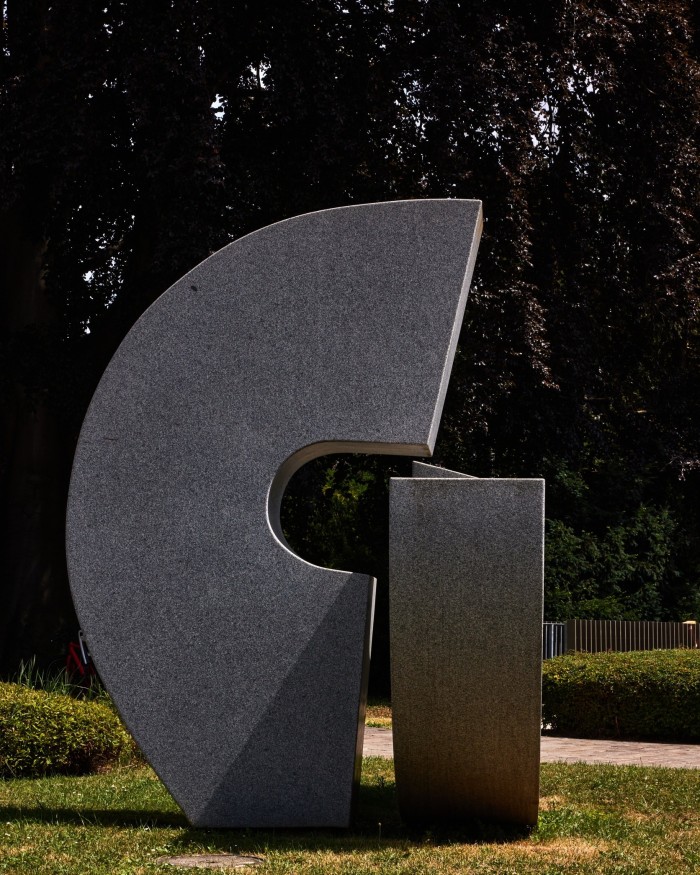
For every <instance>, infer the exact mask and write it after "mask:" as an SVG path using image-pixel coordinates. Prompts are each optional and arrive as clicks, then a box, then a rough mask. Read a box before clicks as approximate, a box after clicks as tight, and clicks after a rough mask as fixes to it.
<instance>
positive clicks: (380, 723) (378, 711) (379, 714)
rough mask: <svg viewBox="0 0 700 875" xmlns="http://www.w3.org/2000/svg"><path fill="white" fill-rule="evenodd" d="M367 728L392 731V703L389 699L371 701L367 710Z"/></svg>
mask: <svg viewBox="0 0 700 875" xmlns="http://www.w3.org/2000/svg"><path fill="white" fill-rule="evenodd" d="M365 726H376V727H378V728H380V729H391V702H390V701H389V700H388V699H370V701H369V702H368V703H367V708H366V710H365Z"/></svg>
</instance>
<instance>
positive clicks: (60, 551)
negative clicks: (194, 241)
mask: <svg viewBox="0 0 700 875" xmlns="http://www.w3.org/2000/svg"><path fill="white" fill-rule="evenodd" d="M33 193H36V188H35V189H34V192H33ZM27 203H29V204H31V206H30V207H29V208H27V207H26V206H25V207H24V208H22V207H21V206H15V207H14V208H13V209H11V210H9V211H6V212H4V213H1V214H0V239H1V240H2V241H3V244H4V245H3V248H2V251H1V252H0V288H1V289H2V303H1V305H0V306H1V307H2V317H3V319H2V323H3V324H2V330H3V335H4V338H5V341H6V342H7V344H8V347H9V349H8V353H9V354H8V355H7V358H6V362H7V364H6V367H7V369H8V373H6V374H5V375H4V379H3V382H4V383H5V388H6V391H5V393H4V398H3V404H2V410H1V412H0V416H1V419H0V428H1V432H0V434H1V435H2V448H3V455H2V460H1V463H0V464H1V465H2V467H1V469H0V470H1V478H2V480H1V482H2V491H1V494H0V525H1V526H2V533H3V537H2V548H1V554H0V604H1V605H2V609H1V610H0V673H2V675H5V676H7V675H8V674H12V673H13V672H14V671H15V670H16V668H17V665H18V663H19V660H21V659H28V658H29V657H30V656H32V655H33V654H36V655H37V658H38V661H39V664H43V665H48V664H49V663H50V662H52V661H54V660H58V659H60V658H61V657H62V654H63V650H64V647H65V643H66V641H67V640H68V638H69V637H70V635H71V634H72V631H73V629H74V628H75V615H74V612H73V608H72V602H71V598H70V594H69V590H68V581H67V574H66V564H65V551H64V517H65V502H66V495H67V487H68V480H69V476H70V459H71V457H72V446H71V444H72V441H71V439H70V436H67V435H65V434H61V431H62V429H61V426H60V424H59V423H58V421H57V420H56V417H55V416H54V415H53V414H52V411H51V410H50V409H49V407H48V405H47V402H46V397H45V396H46V392H45V391H43V388H44V387H43V386H42V385H41V379H40V374H41V371H40V370H39V367H38V364H37V363H36V362H35V361H33V356H32V354H31V347H32V346H33V345H34V343H35V341H36V338H37V337H39V336H41V333H42V332H46V331H47V330H48V329H49V327H50V325H51V321H52V318H53V317H54V314H53V313H52V308H51V306H50V303H49V300H48V298H47V296H46V293H45V288H44V282H43V270H44V263H43V262H44V253H45V251H46V241H45V240H44V239H43V235H42V234H41V233H40V229H41V227H42V225H43V222H42V221H41V219H42V218H43V216H42V214H45V210H44V209H42V206H43V207H45V206H46V204H45V203H44V204H42V203H41V201H38V200H37V199H36V198H30V197H27V198H26V199H25V200H24V204H25V205H26V204H27ZM28 345H29V346H30V349H29V353H30V354H29V355H26V352H27V346H28ZM35 374H36V375H39V378H38V379H37V377H36V376H34V375H35Z"/></svg>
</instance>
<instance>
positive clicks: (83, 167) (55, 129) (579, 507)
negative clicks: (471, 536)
mask: <svg viewBox="0 0 700 875" xmlns="http://www.w3.org/2000/svg"><path fill="white" fill-rule="evenodd" d="M699 27H700V13H699V12H698V9H697V8H696V5H694V4H693V3H692V2H691V0H658V2H652V0H624V2H615V3H613V2H611V0H606V2H603V0H597V2H594V0H553V2H548V3H541V2H532V0H518V2H515V0H489V2H486V0H470V2H462V0H394V2H389V0H381V2H380V0H298V2H294V3H283V2H275V0H259V2H256V3H252V2H242V0H233V2H226V3H224V2H219V0H210V2H208V3H204V2H201V0H155V2H149V3H143V2H141V3H138V4H137V3H136V2H134V0H104V2H101V3H94V2H91V0H71V2H67V0H62V2H58V3H50V2H48V0H7V2H5V3H4V4H3V29H2V43H1V46H0V131H2V138H0V294H1V303H0V307H1V308H2V320H1V323H0V361H1V362H2V368H1V370H0V404H1V407H0V422H1V426H0V434H2V456H1V457H0V476H1V477H2V493H1V495H2V501H1V511H0V513H1V515H2V517H1V520H0V525H1V527H2V528H1V531H2V533H3V538H2V554H1V557H0V565H1V569H0V587H2V589H1V590H0V602H1V604H2V610H1V611H0V671H8V670H11V669H12V668H13V667H14V665H15V664H16V662H17V660H18V659H19V658H21V657H23V656H24V657H26V656H29V655H30V654H32V653H38V654H39V655H40V656H42V657H43V658H44V659H45V660H49V659H51V658H54V657H56V656H57V655H58V654H60V650H61V647H62V646H63V645H64V643H65V641H66V640H67V638H68V637H70V635H71V634H73V632H74V628H75V618H74V617H73V615H72V609H71V605H70V598H69V594H68V588H67V582H66V569H65V561H64V558H63V525H64V519H63V516H64V507H65V500H66V494H67V488H68V480H69V474H70V464H71V459H72V454H73V450H74V446H75V441H76V438H77V434H78V430H79V427H80V422H81V420H82V417H83V415H84V412H85V409H86V406H87V404H88V402H89V398H90V396H91V394H92V392H93V391H94V388H95V386H96V384H97V381H98V379H99V377H100V374H101V372H102V370H103V369H104V367H105V365H106V363H107V362H108V361H109V358H110V356H111V354H112V353H113V351H114V350H115V348H116V346H117V344H118V343H119V341H120V340H121V338H122V337H123V336H124V334H125V333H126V331H127V330H128V329H129V327H130V326H131V325H132V324H133V322H134V320H135V319H136V318H137V317H138V316H139V314H140V313H141V312H143V310H144V309H145V308H146V307H147V306H148V305H149V304H150V303H151V302H152V301H153V300H154V299H155V298H156V297H157V296H158V295H159V294H161V293H162V292H163V291H165V289H167V287H168V286H169V285H170V284H171V283H172V282H173V281H174V280H176V279H177V278H178V277H179V276H180V275H182V274H183V273H184V272H185V271H186V270H188V269H189V268H191V267H192V266H194V265H195V264H196V263H198V262H199V261H200V260H201V259H202V258H204V257H205V256H206V255H208V254H209V253H210V252H212V251H214V250H215V249H217V248H219V247H220V246H222V245H224V244H225V243H227V242H229V241H230V240H231V239H234V238H235V237H238V236H240V235H241V234H243V233H247V232H248V231H251V230H254V229H255V228H258V227H261V226H262V225H265V224H268V223H270V222H273V221H276V220H278V219H282V218H285V217H287V216H290V215H293V214H296V213H300V212H305V211H308V210H314V209H321V208H324V207H330V206H338V205H343V204H348V203H360V202H367V201H372V200H380V199H392V198H402V197H477V198H481V199H482V200H483V201H484V210H485V215H486V217H487V223H486V227H485V233H484V238H483V242H482V246H481V250H480V254H479V261H478V265H477V275H476V277H475V282H474V286H473V291H472V295H471V298H470V303H469V306H468V310H467V318H466V321H465V327H464V331H463V335H462V339H461V344H460V348H459V351H458V355H457V360H456V363H455V369H454V373H453V379H452V382H451V384H450V390H449V393H448V399H447V403H446V407H445V415H444V419H443V428H442V432H441V437H440V441H439V444H438V447H437V452H436V461H438V462H439V463H442V464H445V465H448V466H451V467H456V468H459V469H461V470H464V471H466V472H469V473H472V474H478V475H482V476H483V475H486V476H509V475H510V476H545V477H546V478H547V488H548V517H549V522H548V560H549V569H550V570H549V572H548V579H547V599H548V601H547V606H548V613H549V614H550V616H551V617H552V618H556V616H559V617H562V618H563V617H565V616H571V615H573V614H579V615H586V616H595V615H598V616H611V617H612V616H630V617H632V616H638V617H645V618H649V619H654V618H662V617H681V616H686V615H693V614H695V615H697V613H698V612H700V534H699V533H700V485H699V484H700V447H699V440H698V432H699V427H700V398H699V392H698V389H697V385H698V377H699V376H700V374H699V370H700V367H699V357H700V351H699V343H700V332H699V318H700V314H699V299H698V288H697V276H698V262H699V260H700V257H699V255H698V208H697V204H698V202H699V200H700V198H699V195H700V191H699V190H698V189H699V185H698V175H699V174H700V155H698V149H699V146H698V143H700V138H699V136H698V134H699V131H698V127H699V122H700V87H699V86H700V67H699V65H698V50H699V47H700V42H699V40H700V37H699V35H698V34H699ZM404 464H405V463H403V462H399V461H395V462H392V461H391V460H387V459H373V460H363V459H354V460H350V459H333V460H329V461H325V462H324V461H320V462H317V463H316V464H315V465H313V466H309V467H308V469H307V470H302V471H301V472H300V473H299V475H298V476H297V478H296V479H295V481H294V482H293V483H292V484H291V487H290V490H289V496H288V500H287V504H286V508H285V525H286V528H287V532H288V536H289V538H290V541H291V542H292V543H293V544H294V546H295V547H296V548H297V549H298V550H299V551H300V552H301V553H302V554H303V555H305V556H307V557H308V558H310V559H313V560H314V561H318V562H319V563H321V564H327V565H329V566H334V567H348V568H352V569H353V570H358V571H367V572H375V573H376V574H378V576H379V577H380V594H381V599H382V601H381V604H382V605H384V600H385V592H386V587H385V565H386V556H385V540H386V539H385V529H386V480H387V476H388V475H389V474H390V473H392V472H399V473H402V472H404V471H405V469H404V467H402V466H403V465H404ZM382 628H384V629H385V626H382V624H381V623H380V625H379V630H380V640H381V636H382V632H381V629H382ZM380 651H381V644H380ZM381 661H382V660H380V662H381ZM383 662H384V664H385V663H386V660H383Z"/></svg>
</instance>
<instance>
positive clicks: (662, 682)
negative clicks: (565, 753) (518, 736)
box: [542, 650, 700, 742]
mask: <svg viewBox="0 0 700 875" xmlns="http://www.w3.org/2000/svg"><path fill="white" fill-rule="evenodd" d="M542 703H543V705H542V718H543V721H544V724H545V726H547V725H551V731H553V732H555V733H557V734H559V735H572V736H575V737H580V738H628V739H632V738H634V739H640V740H641V739H647V740H652V739H655V740H664V741H671V740H673V741H688V742H698V741H700V651H698V650H646V651H633V652H629V653H570V654H566V655H565V656H557V657H555V658H554V659H548V660H545V662H544V667H543V677H542Z"/></svg>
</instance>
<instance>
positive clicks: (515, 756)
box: [389, 464, 544, 825]
mask: <svg viewBox="0 0 700 875" xmlns="http://www.w3.org/2000/svg"><path fill="white" fill-rule="evenodd" d="M428 470H429V469H428V466H427V465H420V464H419V465H416V466H415V468H414V473H417V474H418V475H419V476H418V477H417V478H414V479H402V478H393V479H392V480H391V490H390V494H391V498H390V525H389V528H390V546H389V566H390V567H389V576H390V591H389V597H390V623H391V689H392V706H393V729H394V760H395V768H396V787H397V793H398V801H399V808H400V810H401V814H402V816H403V817H404V819H406V820H407V821H409V822H411V821H417V822H421V821H423V822H430V823H434V822H439V821H446V820H447V821H464V820H467V819H469V818H473V817H478V818H485V819H493V820H499V821H504V822H510V823H515V824H527V825H530V824H535V823H536V822H537V811H538V797H539V763H540V714H541V677H542V603H543V571H544V561H543V555H544V549H543V545H544V481H542V480H506V479H502V480H500V479H499V480H490V479H474V478H463V477H461V476H460V475H459V474H456V473H455V472H449V471H447V472H446V471H444V470H441V469H437V470H436V471H435V473H434V474H433V477H434V478H435V479H432V478H431V479H424V478H426V477H427V476H429V475H428ZM431 473H432V472H431ZM453 478H454V479H453Z"/></svg>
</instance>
